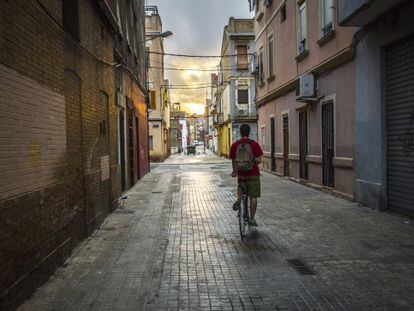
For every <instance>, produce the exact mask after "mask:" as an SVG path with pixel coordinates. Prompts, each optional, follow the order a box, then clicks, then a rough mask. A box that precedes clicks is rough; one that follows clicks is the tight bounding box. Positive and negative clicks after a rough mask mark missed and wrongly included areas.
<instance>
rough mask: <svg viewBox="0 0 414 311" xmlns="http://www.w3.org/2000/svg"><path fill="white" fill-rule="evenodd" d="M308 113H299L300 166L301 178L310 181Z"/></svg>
mask: <svg viewBox="0 0 414 311" xmlns="http://www.w3.org/2000/svg"><path fill="white" fill-rule="evenodd" d="M307 155H308V112H307V110H302V111H299V165H300V168H299V170H300V172H299V173H300V174H299V175H300V178H301V179H308V163H307V161H306V157H307Z"/></svg>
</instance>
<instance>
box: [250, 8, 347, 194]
mask: <svg viewBox="0 0 414 311" xmlns="http://www.w3.org/2000/svg"><path fill="white" fill-rule="evenodd" d="M335 2H336V0H319V1H306V0H305V1H297V0H287V1H286V0H285V1H282V0H273V1H261V0H256V1H255V3H254V11H255V34H256V64H257V67H256V73H257V76H258V87H257V98H256V104H257V107H258V132H259V135H258V136H259V143H260V144H261V146H262V148H263V150H264V158H263V167H262V169H264V170H267V171H271V172H274V173H276V174H278V175H282V176H286V177H288V178H290V179H293V180H295V181H300V182H303V183H306V184H309V185H313V186H316V187H318V188H323V189H326V190H327V191H331V192H333V193H337V194H340V195H343V196H346V197H349V198H353V188H354V140H355V139H354V120H355V111H354V107H355V66H354V55H355V49H354V44H353V43H354V34H355V28H345V27H339V26H338V24H337V20H336V11H335V10H336V9H335V8H336V4H335Z"/></svg>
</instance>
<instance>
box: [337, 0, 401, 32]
mask: <svg viewBox="0 0 414 311" xmlns="http://www.w3.org/2000/svg"><path fill="white" fill-rule="evenodd" d="M403 1H404V0H392V1H391V0H338V21H339V25H341V26H366V25H368V24H370V23H372V22H373V21H375V20H376V19H377V18H379V17H381V16H382V15H383V14H384V13H385V12H387V11H388V10H390V9H392V8H393V7H395V6H396V5H398V4H400V3H401V2H403Z"/></svg>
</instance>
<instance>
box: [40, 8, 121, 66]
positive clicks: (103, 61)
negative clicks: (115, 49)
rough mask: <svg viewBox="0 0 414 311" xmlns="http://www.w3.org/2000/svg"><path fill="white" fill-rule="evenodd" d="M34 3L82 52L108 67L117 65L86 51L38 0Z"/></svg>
mask: <svg viewBox="0 0 414 311" xmlns="http://www.w3.org/2000/svg"><path fill="white" fill-rule="evenodd" d="M36 3H37V4H38V5H39V6H40V7H41V8H42V10H43V11H44V12H45V13H46V15H48V16H49V18H51V19H52V20H53V21H54V22H55V24H57V25H58V26H59V28H60V29H61V30H62V31H63V33H64V34H65V35H67V36H68V37H69V38H70V39H71V40H72V41H73V42H74V43H75V44H76V45H78V46H79V47H80V48H81V49H82V50H84V51H85V52H86V53H88V54H90V55H91V56H93V57H95V58H96V59H97V60H99V61H100V62H102V63H104V64H106V65H109V66H115V65H117V63H115V62H109V61H107V60H105V59H103V58H101V57H99V56H98V55H96V54H95V53H93V52H92V51H90V50H88V49H87V48H86V47H85V46H83V45H82V44H81V43H80V42H79V41H78V40H77V39H76V38H75V37H74V36H73V35H72V33H70V32H69V31H68V30H67V29H66V28H65V27H63V25H62V24H61V23H60V22H59V21H58V20H57V19H56V17H54V16H53V15H52V14H51V13H50V12H49V11H48V9H47V8H46V7H45V6H44V4H43V3H42V2H41V1H40V0H36Z"/></svg>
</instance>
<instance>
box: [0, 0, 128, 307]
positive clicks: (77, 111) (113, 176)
mask: <svg viewBox="0 0 414 311" xmlns="http://www.w3.org/2000/svg"><path fill="white" fill-rule="evenodd" d="M41 3H43V4H44V6H45V7H46V8H47V10H48V12H49V13H50V14H51V15H53V16H54V17H55V18H56V19H57V20H58V21H60V22H61V20H62V13H61V10H62V9H61V1H60V0H41ZM79 6H80V7H79V12H80V16H79V20H80V42H81V43H82V44H83V45H84V46H85V47H86V48H88V49H89V50H91V51H92V52H93V53H95V54H96V55H98V56H99V57H100V58H103V59H106V60H108V61H109V62H112V61H113V45H112V44H113V39H112V36H111V34H110V32H109V30H108V29H107V27H106V26H104V25H105V24H104V22H103V21H102V19H101V17H100V15H99V14H98V12H97V7H96V6H95V5H94V1H92V0H85V1H79ZM0 47H1V48H0V309H2V310H3V309H12V308H14V307H15V306H17V305H18V304H19V303H20V302H21V301H22V300H23V299H25V298H27V297H28V295H30V294H31V293H32V292H33V290H34V289H35V288H36V287H37V286H38V285H40V284H41V283H42V282H44V281H45V280H47V278H48V277H49V276H50V275H51V273H53V271H54V270H55V268H56V267H57V266H59V265H61V264H62V263H63V261H64V260H65V258H67V256H68V255H69V254H70V252H71V250H72V249H73V247H74V246H76V245H77V244H78V243H79V241H81V240H82V239H83V238H85V237H86V236H87V235H88V234H89V233H91V232H92V231H93V230H95V229H96V228H97V227H98V226H99V225H100V223H101V222H102V221H103V219H104V218H105V216H106V215H107V214H108V213H109V212H110V211H111V210H112V209H113V208H114V206H115V204H116V199H117V198H118V197H119V195H120V189H119V188H120V186H119V185H120V181H119V176H118V174H119V173H118V164H117V163H118V160H117V120H116V107H115V99H114V90H115V87H114V68H113V66H110V65H108V64H104V63H102V62H101V61H99V60H97V59H96V58H95V57H93V56H91V55H89V54H88V53H86V52H85V51H83V50H82V49H81V48H80V47H79V46H78V45H77V44H76V43H75V42H74V41H73V40H72V39H70V38H69V37H68V36H67V35H65V34H64V33H63V32H62V30H61V29H60V28H59V27H58V26H57V25H56V24H55V23H54V22H53V21H52V20H51V19H50V17H48V16H47V14H45V12H44V11H43V9H42V8H41V7H40V6H39V5H38V3H37V2H36V1H35V0H15V1H11V0H5V1H2V3H1V4H0ZM103 124H105V125H103ZM103 127H104V129H103Z"/></svg>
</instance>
